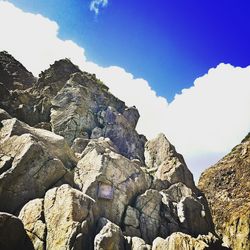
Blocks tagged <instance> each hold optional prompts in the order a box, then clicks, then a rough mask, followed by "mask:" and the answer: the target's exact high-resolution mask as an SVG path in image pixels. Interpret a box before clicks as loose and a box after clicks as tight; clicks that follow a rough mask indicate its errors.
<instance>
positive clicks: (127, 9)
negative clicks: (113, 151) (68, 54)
mask: <svg viewBox="0 0 250 250" xmlns="http://www.w3.org/2000/svg"><path fill="white" fill-rule="evenodd" d="M10 2H12V3H14V4H15V5H16V6H18V7H20V8H21V9H23V10H25V11H30V12H32V13H40V14H42V15H44V16H46V17H49V18H50V19H52V20H55V21H56V22H57V23H58V24H59V26H60V31H59V37H61V38H62V39H71V40H73V41H74V42H76V43H77V44H78V45H80V46H82V47H84V48H85V54H86V56H87V58H88V59H89V60H92V61H94V62H96V63H98V64H99V65H102V66H109V65H118V66H121V67H123V68H124V69H126V70H127V71H129V72H132V73H133V74H134V76H135V77H142V78H144V79H147V80H148V81H149V82H150V84H151V86H152V87H153V89H154V90H155V91H156V92H157V94H158V95H161V96H164V97H166V98H167V100H168V101H172V100H173V98H174V96H175V94H176V93H180V91H181V90H182V89H183V88H187V87H190V86H191V85H192V83H193V81H194V80H195V79H196V78H197V77H199V76H201V75H203V74H205V73H206V72H207V71H208V69H209V68H211V67H215V66H217V65H218V64H219V63H221V62H223V63H231V64H232V65H234V66H242V67H245V66H247V65H248V64H249V58H250V49H249V42H250V18H249V13H250V3H249V1H230V0H229V1H228V0H220V1H211V0H209V1H207V0H204V1H197V0H196V1H194V0H188V1H166V0H159V1H154V0H147V1H143V0H139V1H134V0H126V1H125V0H109V2H108V5H107V7H105V8H102V9H101V10H100V13H99V15H98V16H97V17H96V16H95V14H94V12H93V11H92V12H91V11H90V10H89V4H90V1H86V0H74V1H72V0H64V1H61V0H53V1H51V0H42V1H39V0H11V1H10Z"/></svg>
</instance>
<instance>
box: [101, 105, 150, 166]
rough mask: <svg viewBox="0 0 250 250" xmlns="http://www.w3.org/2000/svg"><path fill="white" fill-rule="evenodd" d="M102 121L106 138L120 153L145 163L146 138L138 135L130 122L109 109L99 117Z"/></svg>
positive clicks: (112, 109)
mask: <svg viewBox="0 0 250 250" xmlns="http://www.w3.org/2000/svg"><path fill="white" fill-rule="evenodd" d="M98 119H99V120H101V121H102V122H101V124H102V126H104V128H103V133H104V137H108V138H110V139H111V140H112V142H113V143H114V144H115V145H116V147H117V148H118V149H119V153H121V154H122V155H124V156H126V157H127V158H129V159H139V160H140V161H141V162H142V163H143V162H144V144H145V142H146V138H145V137H144V136H141V135H138V134H137V132H136V131H135V130H134V127H133V124H132V125H131V126H130V124H129V122H128V120H127V119H126V118H125V117H124V116H123V115H122V114H121V113H119V112H118V111H117V110H115V109H114V108H112V107H110V106H109V107H108V108H107V109H106V110H105V111H103V112H101V113H100V114H99V117H98Z"/></svg>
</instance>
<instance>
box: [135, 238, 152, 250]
mask: <svg viewBox="0 0 250 250" xmlns="http://www.w3.org/2000/svg"><path fill="white" fill-rule="evenodd" d="M131 250H151V246H150V245H148V244H146V243H145V241H144V240H143V239H141V238H139V237H132V239H131Z"/></svg>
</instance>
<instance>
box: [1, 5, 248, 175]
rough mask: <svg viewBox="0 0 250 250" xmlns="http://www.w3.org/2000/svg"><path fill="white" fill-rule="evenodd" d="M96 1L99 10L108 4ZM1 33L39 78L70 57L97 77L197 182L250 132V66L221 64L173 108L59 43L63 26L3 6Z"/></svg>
mask: <svg viewBox="0 0 250 250" xmlns="http://www.w3.org/2000/svg"><path fill="white" fill-rule="evenodd" d="M93 2H96V5H93V6H95V7H96V8H99V7H102V6H105V5H106V4H107V1H93ZM103 2H104V3H103ZM103 4H104V5H103ZM93 8H94V7H93ZM94 11H95V10H94ZM95 13H96V11H95ZM97 14H98V12H97ZM24 27H25V28H24ZM0 30H1V39H0V50H7V51H8V52H9V53H11V54H12V55H13V56H14V57H15V58H16V59H17V60H19V61H21V62H22V63H23V64H24V65H25V67H27V69H29V70H30V71H32V72H33V73H34V74H35V75H38V74H39V73H40V71H41V70H44V69H46V68H48V67H49V65H50V64H52V63H53V62H54V61H55V60H58V59H61V58H65V57H67V58H70V59H71V61H72V62H73V63H75V64H77V65H79V66H80V68H81V69H83V70H85V71H89V72H91V73H95V74H96V75H97V77H98V78H100V79H101V80H102V81H103V82H104V83H105V84H106V85H107V86H108V87H109V88H110V91H111V92H112V93H113V94H114V95H116V96H117V97H118V98H120V99H122V100H124V101H125V102H126V104H127V105H128V106H133V105H135V106H136V107H137V108H138V110H139V111H140V114H141V118H140V121H139V123H138V127H137V130H138V131H139V132H140V133H143V134H145V135H146V136H147V137H148V138H152V137H154V136H155V135H156V134H157V133H159V132H164V133H165V134H166V136H167V137H168V138H169V139H170V141H171V142H172V143H173V144H174V145H175V146H176V147H177V149H178V151H179V152H181V153H182V154H184V157H185V159H186V161H187V163H188V164H189V167H190V169H191V171H192V172H193V173H194V174H195V176H196V178H197V177H198V175H199V174H200V172H201V170H202V169H204V167H207V166H208V165H209V164H212V163H215V161H216V160H218V159H219V158H220V157H221V156H222V155H224V154H225V153H227V152H228V151H229V150H230V149H231V148H232V147H233V146H235V145H236V144H238V143H239V142H240V141H241V139H242V138H243V137H244V136H245V135H246V134H247V133H248V131H249V129H250V115H249V113H250V98H249V96H250V67H246V68H240V67H234V66H232V65H230V64H223V63H221V64H219V65H218V66H217V67H215V68H212V69H210V70H209V71H208V72H207V74H205V75H204V76H201V77H200V78H197V79H196V80H195V81H194V83H193V84H192V83H190V86H191V87H190V88H188V89H183V90H182V92H181V93H180V94H178V95H176V96H175V98H174V100H173V101H172V102H171V103H168V102H167V100H166V99H165V98H164V97H160V96H158V95H157V94H156V92H155V91H154V90H153V89H152V88H151V87H150V84H149V83H148V82H147V81H146V80H144V79H139V78H135V77H134V76H133V75H132V74H131V73H129V72H127V71H126V70H125V69H123V68H121V67H118V66H110V67H101V66H99V65H97V64H96V63H94V62H91V61H88V60H87V58H86V56H85V51H84V48H81V47H80V46H79V45H77V44H76V43H75V42H73V41H71V40H62V39H60V38H59V37H58V32H59V26H58V24H57V23H56V22H54V21H51V20H50V19H48V18H45V17H43V16H41V15H37V14H32V13H26V12H24V11H22V10H20V9H18V8H16V7H15V6H14V5H13V4H11V3H9V2H6V1H0Z"/></svg>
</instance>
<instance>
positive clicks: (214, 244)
mask: <svg viewBox="0 0 250 250" xmlns="http://www.w3.org/2000/svg"><path fill="white" fill-rule="evenodd" d="M165 249H167V250H176V249H178V250H179V249H180V250H193V249H195V250H205V249H211V250H212V249H226V248H224V247H222V246H221V242H220V241H219V240H218V239H217V238H216V237H215V236H214V235H212V234H209V235H205V236H204V235H199V236H198V237H197V238H193V237H191V236H190V235H187V234H184V233H173V234H172V235H171V236H169V237H168V238H167V239H165V240H164V239H162V238H156V239H155V240H154V242H153V247H152V250H165Z"/></svg>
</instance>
